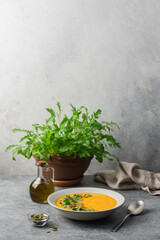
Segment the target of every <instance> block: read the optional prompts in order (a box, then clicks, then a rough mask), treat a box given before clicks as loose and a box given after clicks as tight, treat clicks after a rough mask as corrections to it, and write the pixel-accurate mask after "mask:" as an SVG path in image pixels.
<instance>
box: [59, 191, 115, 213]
mask: <svg viewBox="0 0 160 240" xmlns="http://www.w3.org/2000/svg"><path fill="white" fill-rule="evenodd" d="M116 204H117V201H116V200H115V199H114V198H112V197H110V196H108V195H104V194H100V193H73V194H69V195H65V196H62V197H60V198H58V199H57V200H56V205H57V206H58V207H60V208H64V209H67V210H73V211H85V212H93V211H103V210H107V209H111V208H113V207H115V206H116Z"/></svg>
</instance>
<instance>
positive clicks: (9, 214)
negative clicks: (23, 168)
mask: <svg viewBox="0 0 160 240" xmlns="http://www.w3.org/2000/svg"><path fill="white" fill-rule="evenodd" d="M33 179H34V177H33V176H4V175H1V176H0V240H12V239H15V240H19V239H21V240H26V239H27V240H41V239H42V240H45V239H56V240H63V239H65V240H80V239H84V240H93V239H96V240H101V239H102V240H104V239H108V240H121V239H124V240H125V239H127V240H132V239H133V240H138V239H147V240H150V239H152V240H156V239H160V196H150V195H149V193H147V192H144V191H141V190H130V191H119V192H120V193H121V194H122V195H123V196H124V197H125V199H126V201H125V204H124V205H123V206H122V207H121V208H119V209H117V210H116V211H115V212H114V213H113V214H112V215H111V216H108V217H107V218H104V219H102V220H97V221H89V222H82V221H74V220H71V219H68V218H65V217H63V216H61V215H60V214H59V213H58V212H57V211H56V210H55V209H53V208H52V207H51V206H49V205H48V204H37V203H34V202H32V200H31V199H30V196H29V191H28V188H29V185H30V183H31V181H32V180H33ZM75 187H101V188H106V189H109V188H108V187H107V186H106V185H105V184H101V183H98V182H94V179H93V176H85V178H84V180H83V181H82V182H81V183H80V184H78V185H76V186H75ZM60 189H62V188H58V187H56V191H58V190H60ZM138 199H141V200H143V201H144V203H145V209H144V211H143V213H141V214H140V215H138V216H132V217H130V218H129V219H128V220H127V222H126V223H125V224H124V225H123V226H122V227H121V228H120V229H119V231H118V232H116V233H113V232H111V228H112V227H113V226H114V225H115V224H116V223H118V222H119V221H120V220H121V219H122V218H123V217H124V216H125V214H126V209H127V207H128V205H129V204H130V203H131V202H133V201H135V200H138ZM36 211H39V212H46V213H48V214H50V221H49V222H48V224H47V225H46V226H44V227H43V228H37V227H33V226H32V225H31V224H30V222H29V221H28V219H27V214H28V213H35V212H36ZM50 225H54V226H57V227H58V231H57V232H53V231H51V232H50V233H46V231H47V230H49V226H50Z"/></svg>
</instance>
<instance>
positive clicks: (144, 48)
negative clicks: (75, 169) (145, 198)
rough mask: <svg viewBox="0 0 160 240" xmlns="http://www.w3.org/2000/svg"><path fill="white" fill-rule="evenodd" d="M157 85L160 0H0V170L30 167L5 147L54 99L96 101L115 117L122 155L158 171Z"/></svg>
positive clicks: (27, 169) (159, 74)
mask: <svg viewBox="0 0 160 240" xmlns="http://www.w3.org/2000/svg"><path fill="white" fill-rule="evenodd" d="M159 91H160V1H159V0H141V1H140V0H139V1H138V0H130V1H127V0H115V1H113V0H77V1H75V0H37V1H33V0H23V1H20V0H0V103H1V104H0V129H1V134H0V146H1V147H0V174H6V173H8V174H34V173H35V167H34V159H30V160H26V159H24V158H23V157H18V158H17V161H16V162H15V161H12V160H11V159H12V154H11V152H8V153H4V149H5V148H6V146H7V145H9V144H14V143H17V141H18V139H19V137H20V135H18V134H13V133H12V132H11V130H12V129H13V128H18V127H19V128H28V129H29V128H30V127H31V124H32V123H42V122H43V121H44V119H45V118H46V117H47V116H48V115H47V112H46V111H45V108H46V107H53V108H55V106H56V102H57V101H60V102H61V103H62V106H63V109H64V112H68V111H69V104H70V103H72V104H73V105H75V106H77V107H78V106H80V105H85V106H87V107H88V108H89V110H90V111H93V110H97V109H98V108H101V109H102V111H103V112H102V113H103V114H102V119H104V120H106V121H111V120H112V121H115V122H117V123H118V124H119V125H120V128H121V129H120V131H115V136H116V138H117V139H118V141H119V142H120V143H121V146H122V149H121V150H119V149H118V150H115V151H114V153H115V154H117V156H118V157H119V158H120V160H121V161H129V162H137V163H139V164H140V165H141V166H142V167H143V168H145V169H147V170H152V171H156V172H159V171H160V164H159V158H160V147H159V141H160V121H159V119H160V104H159V103H160V94H159ZM114 165H115V163H110V162H108V161H107V160H106V161H104V163H103V164H99V163H97V162H96V161H95V160H93V161H92V163H91V166H90V168H89V170H88V172H87V173H93V172H94V171H95V170H97V169H102V168H103V169H104V168H113V167H114Z"/></svg>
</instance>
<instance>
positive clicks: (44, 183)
mask: <svg viewBox="0 0 160 240" xmlns="http://www.w3.org/2000/svg"><path fill="white" fill-rule="evenodd" d="M36 166H37V178H36V179H35V180H34V181H33V182H32V183H31V184H30V187H29V192H30V197H31V199H32V201H33V202H36V203H47V198H48V196H49V195H50V194H51V193H53V192H54V190H55V188H54V184H53V168H51V167H47V166H48V164H47V163H46V162H45V161H39V162H38V163H36Z"/></svg>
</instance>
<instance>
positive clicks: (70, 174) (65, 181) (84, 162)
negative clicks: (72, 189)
mask: <svg viewBox="0 0 160 240" xmlns="http://www.w3.org/2000/svg"><path fill="white" fill-rule="evenodd" d="M92 158H93V157H89V158H88V159H86V158H79V157H76V158H74V157H73V156H56V155H51V156H50V159H49V160H48V167H52V168H54V185H55V186H71V185H75V184H77V183H79V182H81V181H82V179H83V174H84V173H85V171H86V170H87V168H88V167H89V164H90V161H91V159H92ZM35 159H36V162H38V161H40V159H39V158H35Z"/></svg>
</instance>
